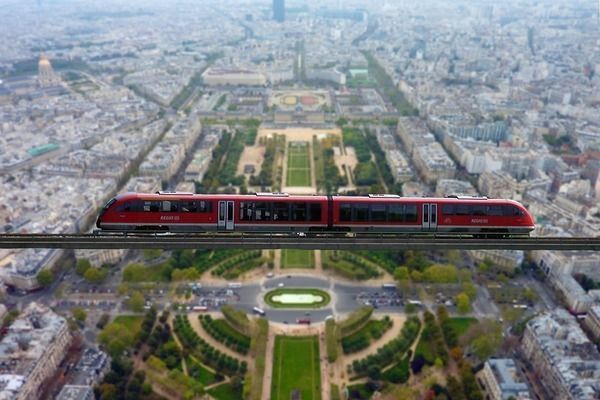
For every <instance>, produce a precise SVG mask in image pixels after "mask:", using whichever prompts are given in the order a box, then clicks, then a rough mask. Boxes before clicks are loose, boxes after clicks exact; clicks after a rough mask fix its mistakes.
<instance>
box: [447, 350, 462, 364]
mask: <svg viewBox="0 0 600 400" xmlns="http://www.w3.org/2000/svg"><path fill="white" fill-rule="evenodd" d="M450 357H452V359H453V360H454V361H456V362H459V361H460V360H462V358H463V351H462V349H461V348H460V347H458V346H456V347H453V348H452V349H450Z"/></svg>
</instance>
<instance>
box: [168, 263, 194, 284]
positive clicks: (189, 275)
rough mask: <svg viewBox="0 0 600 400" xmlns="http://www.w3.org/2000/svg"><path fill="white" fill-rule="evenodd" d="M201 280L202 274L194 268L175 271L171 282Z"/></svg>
mask: <svg viewBox="0 0 600 400" xmlns="http://www.w3.org/2000/svg"><path fill="white" fill-rule="evenodd" d="M198 279H200V273H199V272H198V270H197V269H196V268H194V267H189V268H184V269H174V270H173V271H172V272H171V280H172V281H174V282H179V281H196V280H198Z"/></svg>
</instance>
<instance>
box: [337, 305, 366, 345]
mask: <svg viewBox="0 0 600 400" xmlns="http://www.w3.org/2000/svg"><path fill="white" fill-rule="evenodd" d="M371 315H373V307H371V306H362V307H360V308H359V309H357V310H355V311H353V312H352V313H351V314H350V315H349V316H348V318H346V319H345V320H343V321H342V322H340V324H339V326H340V334H341V336H342V338H344V337H346V336H348V335H350V334H351V333H353V332H355V331H357V330H359V329H360V328H362V327H363V326H364V325H365V324H366V323H367V322H369V319H370V318H371Z"/></svg>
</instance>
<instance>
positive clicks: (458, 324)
mask: <svg viewBox="0 0 600 400" xmlns="http://www.w3.org/2000/svg"><path fill="white" fill-rule="evenodd" d="M446 323H447V324H448V325H449V326H450V327H451V329H452V330H453V331H454V333H456V337H460V336H461V335H462V334H463V333H465V332H466V331H467V329H469V327H470V326H471V325H473V324H476V323H477V319H476V318H470V317H452V318H448V322H446Z"/></svg>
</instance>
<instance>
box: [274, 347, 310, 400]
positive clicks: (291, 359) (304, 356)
mask: <svg viewBox="0 0 600 400" xmlns="http://www.w3.org/2000/svg"><path fill="white" fill-rule="evenodd" d="M294 390H298V391H299V392H300V398H301V399H302V400H319V399H321V372H320V363H319V342H318V339H317V336H298V337H289V336H277V337H275V354H274V356H273V379H272V382H271V399H272V400H289V399H290V398H292V393H293V391H294Z"/></svg>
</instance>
